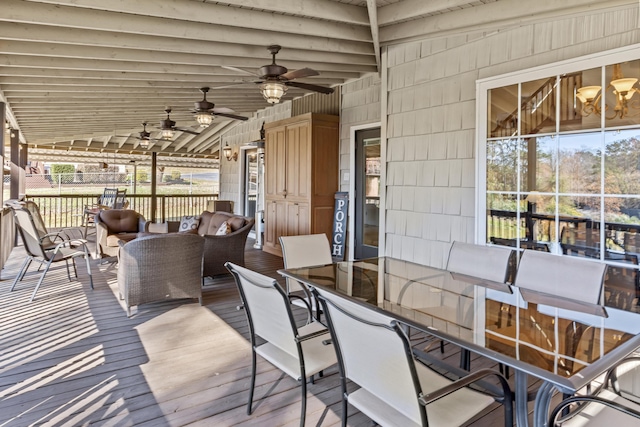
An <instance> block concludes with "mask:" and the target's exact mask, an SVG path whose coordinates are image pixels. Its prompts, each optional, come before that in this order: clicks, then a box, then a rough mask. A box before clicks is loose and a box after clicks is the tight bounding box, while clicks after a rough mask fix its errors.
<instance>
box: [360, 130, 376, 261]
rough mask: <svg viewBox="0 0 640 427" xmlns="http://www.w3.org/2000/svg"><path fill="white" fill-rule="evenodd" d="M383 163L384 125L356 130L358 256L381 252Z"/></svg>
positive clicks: (371, 255) (370, 255) (369, 255)
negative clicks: (382, 126)
mask: <svg viewBox="0 0 640 427" xmlns="http://www.w3.org/2000/svg"><path fill="white" fill-rule="evenodd" d="M380 167H381V164H380V129H379V128H376V129H367V130H362V131H358V132H356V183H355V184H356V200H355V203H356V205H355V211H356V212H355V215H356V218H355V221H356V230H355V245H354V254H355V257H356V259H362V258H370V257H377V256H378V234H379V226H380V220H379V218H380Z"/></svg>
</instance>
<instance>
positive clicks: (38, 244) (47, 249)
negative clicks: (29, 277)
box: [10, 206, 93, 301]
mask: <svg viewBox="0 0 640 427" xmlns="http://www.w3.org/2000/svg"><path fill="white" fill-rule="evenodd" d="M12 208H13V210H14V214H15V220H16V225H17V226H18V231H19V233H20V237H21V238H22V242H23V244H24V248H25V251H26V252H27V257H26V258H25V260H24V262H23V263H22V266H21V267H20V270H19V272H18V274H17V275H16V277H15V279H14V281H13V284H12V285H11V288H10V291H13V290H14V289H15V287H16V285H17V283H18V282H19V281H22V280H23V278H24V276H25V274H26V273H27V270H28V269H29V267H30V266H31V263H32V262H33V261H35V262H37V263H39V264H40V267H42V266H44V267H45V268H44V271H43V272H42V275H41V276H40V279H39V280H38V283H37V284H36V287H35V289H34V290H33V294H32V295H31V299H30V301H33V300H34V299H35V297H36V294H37V292H38V290H39V289H40V286H41V285H42V282H43V281H44V277H45V275H46V274H47V272H48V271H49V268H50V267H51V264H53V263H54V262H60V261H65V264H66V268H67V277H68V278H69V281H72V280H73V279H71V272H70V270H69V260H71V261H72V263H73V270H74V275H75V277H76V278H77V277H78V272H77V269H76V265H75V258H77V257H80V256H83V257H84V258H85V261H86V265H87V273H88V274H89V283H90V285H91V289H93V277H92V276H91V263H90V259H91V257H90V256H89V250H88V248H87V244H86V243H87V242H86V240H83V239H70V238H69V237H68V236H64V235H63V234H61V233H48V234H45V235H41V233H40V232H39V230H38V227H37V225H36V222H35V221H34V216H33V213H32V212H31V210H29V209H28V208H27V207H24V206H23V207H20V208H18V207H12ZM39 220H41V219H40V218H39ZM52 238H55V239H57V240H60V243H57V244H56V245H55V246H54V247H52V245H51V244H50V242H51V239H52ZM57 240H56V241H57Z"/></svg>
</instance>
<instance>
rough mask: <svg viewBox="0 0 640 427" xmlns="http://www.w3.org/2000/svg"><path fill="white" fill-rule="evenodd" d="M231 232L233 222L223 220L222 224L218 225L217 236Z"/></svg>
mask: <svg viewBox="0 0 640 427" xmlns="http://www.w3.org/2000/svg"><path fill="white" fill-rule="evenodd" d="M229 233H231V224H229V223H228V222H227V221H225V222H223V223H222V224H220V227H218V231H216V234H215V235H216V236H225V235H227V234H229Z"/></svg>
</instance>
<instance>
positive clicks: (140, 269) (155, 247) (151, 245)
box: [118, 233, 204, 316]
mask: <svg viewBox="0 0 640 427" xmlns="http://www.w3.org/2000/svg"><path fill="white" fill-rule="evenodd" d="M119 245H120V253H119V255H118V261H119V266H118V289H119V291H120V298H121V299H124V300H125V304H126V306H127V316H131V307H133V306H137V305H140V304H145V303H148V302H154V301H162V300H167V299H180V298H198V301H199V302H200V304H202V252H203V249H204V239H203V238H202V237H200V236H198V235H196V234H183V233H171V234H147V235H144V236H141V237H139V238H137V239H135V240H132V241H130V242H125V241H120V243H119Z"/></svg>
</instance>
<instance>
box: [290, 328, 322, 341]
mask: <svg viewBox="0 0 640 427" xmlns="http://www.w3.org/2000/svg"><path fill="white" fill-rule="evenodd" d="M328 333H329V330H328V329H326V328H325V329H321V330H319V331H315V332H312V333H310V334H307V335H299V336H297V337H296V341H297V342H302V341H306V340H310V339H313V338H318V337H321V336H323V335H326V334H328Z"/></svg>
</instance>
